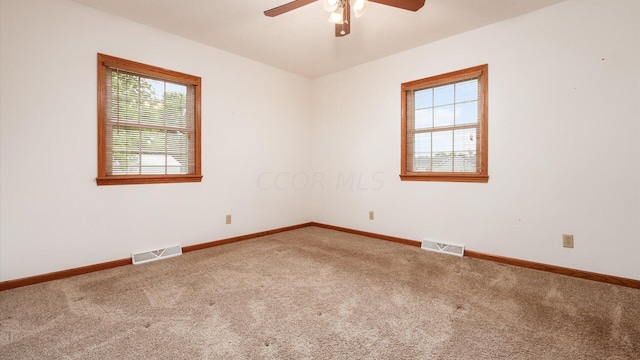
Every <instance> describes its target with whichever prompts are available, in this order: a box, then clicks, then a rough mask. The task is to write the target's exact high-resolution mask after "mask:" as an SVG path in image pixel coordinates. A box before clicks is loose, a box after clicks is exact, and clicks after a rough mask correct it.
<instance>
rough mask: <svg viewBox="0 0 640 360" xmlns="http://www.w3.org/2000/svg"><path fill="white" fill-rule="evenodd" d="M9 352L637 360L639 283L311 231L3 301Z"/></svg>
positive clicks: (38, 355)
mask: <svg viewBox="0 0 640 360" xmlns="http://www.w3.org/2000/svg"><path fill="white" fill-rule="evenodd" d="M0 311H1V313H0V326H1V337H2V339H1V348H0V349H1V352H0V354H1V358H2V359H639V358H640V290H636V289H631V288H625V287H620V286H615V285H609V284H603V283H598V282H591V281H588V280H581V279H576V278H570V277H566V276H561V275H555V274H550V273H544V272H538V271H535V270H529V269H522V268H517V267H512V266H508V265H501V264H496V263H492V262H488V261H484V260H477V259H469V258H458V257H453V256H449V255H442V254H435V253H430V252H426V251H424V250H421V249H419V248H416V247H411V246H407V245H400V244H396V243H391V242H386V241H381V240H376V239H370V238H366V237H362V236H357V235H352V234H346V233H341V232H337V231H332V230H327V229H321V228H315V227H308V228H303V229H299V230H294V231H289V232H285V233H280V234H275V235H270V236H265V237H262V238H258V239H254V240H248V241H242V242H237V243H233V244H229V245H224V246H219V247H215V248H210V249H206V250H201V251H196V252H190V253H187V254H184V255H182V256H179V257H176V258H172V259H167V260H163V261H158V262H154V263H148V264H144V265H138V266H124V267H120V268H116V269H111V270H107V271H102V272H97V273H92V274H87V275H82V276H77V277H74V278H69V279H64V280H58V281H53V282H49V283H44V284H39V285H33V286H28V287H23V288H18V289H14V290H8V291H4V292H2V293H0Z"/></svg>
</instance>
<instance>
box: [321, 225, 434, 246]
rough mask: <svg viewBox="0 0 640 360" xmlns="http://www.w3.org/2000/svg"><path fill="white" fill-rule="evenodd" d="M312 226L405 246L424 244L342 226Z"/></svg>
mask: <svg viewBox="0 0 640 360" xmlns="http://www.w3.org/2000/svg"><path fill="white" fill-rule="evenodd" d="M310 224H311V226H315V227H320V228H325V229H331V230H337V231H342V232H346V233H350V234H356V235H362V236H368V237H371V238H374V239H380V240H386V241H391V242H395V243H400V244H405V245H411V246H417V247H420V246H422V242H420V241H417V240H409V239H403V238H399V237H395V236H389V235H381V234H376V233H371V232H366V231H360V230H354V229H349V228H344V227H340V226H333V225H327V224H321V223H317V222H312V223H310Z"/></svg>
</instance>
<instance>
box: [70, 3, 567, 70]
mask: <svg viewBox="0 0 640 360" xmlns="http://www.w3.org/2000/svg"><path fill="white" fill-rule="evenodd" d="M74 1H76V2H78V3H82V4H85V5H88V6H91V7H94V8H97V9H100V10H103V11H106V12H108V13H111V14H115V15H118V16H122V17H125V18H128V19H131V20H133V21H136V22H139V23H142V24H146V25H149V26H152V27H155V28H158V29H161V30H164V31H167V32H170V33H174V34H177V35H180V36H182V37H185V38H188V39H192V40H195V41H197V42H200V43H203V44H207V45H210V46H213V47H216V48H218V49H222V50H225V51H228V52H231V53H234V54H237V55H240V56H243V57H246V58H249V59H253V60H256V61H259V62H262V63H265V64H269V65H271V66H274V67H277V68H280V69H283V70H287V71H290V72H293V73H296V74H300V75H303V76H305V77H308V78H315V77H318V76H322V75H326V74H330V73H333V72H336V71H339V70H342V69H346V68H348V67H351V66H355V65H358V64H362V63H365V62H369V61H372V60H375V59H379V58H382V57H385V56H388V55H391V54H394V53H397V52H400V51H403V50H408V49H411V48H414V47H417V46H420V45H424V44H427V43H430V42H433V41H437V40H440V39H443V38H446V37H449V36H452V35H455V34H459V33H462V32H465V31H469V30H472V29H475V28H478V27H481V26H485V25H488V24H491V23H494V22H498V21H501V20H505V19H509V18H512V17H515V16H519V15H522V14H525V13H527V12H530V11H534V10H537V9H540V8H543V7H545V6H549V5H552V4H555V3H559V2H561V1H564V0H426V3H425V5H424V7H423V8H422V9H420V10H418V11H417V12H411V11H406V10H401V9H397V8H393V7H390V6H385V5H381V4H376V3H370V5H369V8H368V9H367V12H366V13H365V14H364V15H363V16H362V17H360V18H355V17H354V16H352V21H351V34H350V35H348V36H346V37H343V38H336V37H335V36H334V29H333V24H331V23H329V22H328V21H327V18H328V13H327V12H325V10H324V9H323V7H322V5H321V4H320V3H319V1H318V2H314V3H312V4H309V5H306V6H303V7H301V8H299V9H296V10H293V11H291V12H289V13H286V14H283V15H280V16H277V17H273V18H271V17H267V16H265V15H264V14H263V11H265V10H268V9H271V8H274V7H276V6H279V5H282V4H284V3H287V2H289V1H291V0H188V1H176V0H74Z"/></svg>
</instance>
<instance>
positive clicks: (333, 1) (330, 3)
mask: <svg viewBox="0 0 640 360" xmlns="http://www.w3.org/2000/svg"><path fill="white" fill-rule="evenodd" d="M320 2H321V3H322V6H323V7H324V9H325V10H327V11H328V12H334V11H335V10H336V9H337V8H338V5H340V1H338V0H320Z"/></svg>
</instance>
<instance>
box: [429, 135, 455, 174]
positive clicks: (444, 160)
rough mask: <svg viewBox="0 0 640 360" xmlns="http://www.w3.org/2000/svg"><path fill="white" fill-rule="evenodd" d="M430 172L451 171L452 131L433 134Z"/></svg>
mask: <svg viewBox="0 0 640 360" xmlns="http://www.w3.org/2000/svg"><path fill="white" fill-rule="evenodd" d="M432 162H433V165H432V171H434V172H451V171H453V131H451V130H449V131H437V132H434V133H433V159H432Z"/></svg>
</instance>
